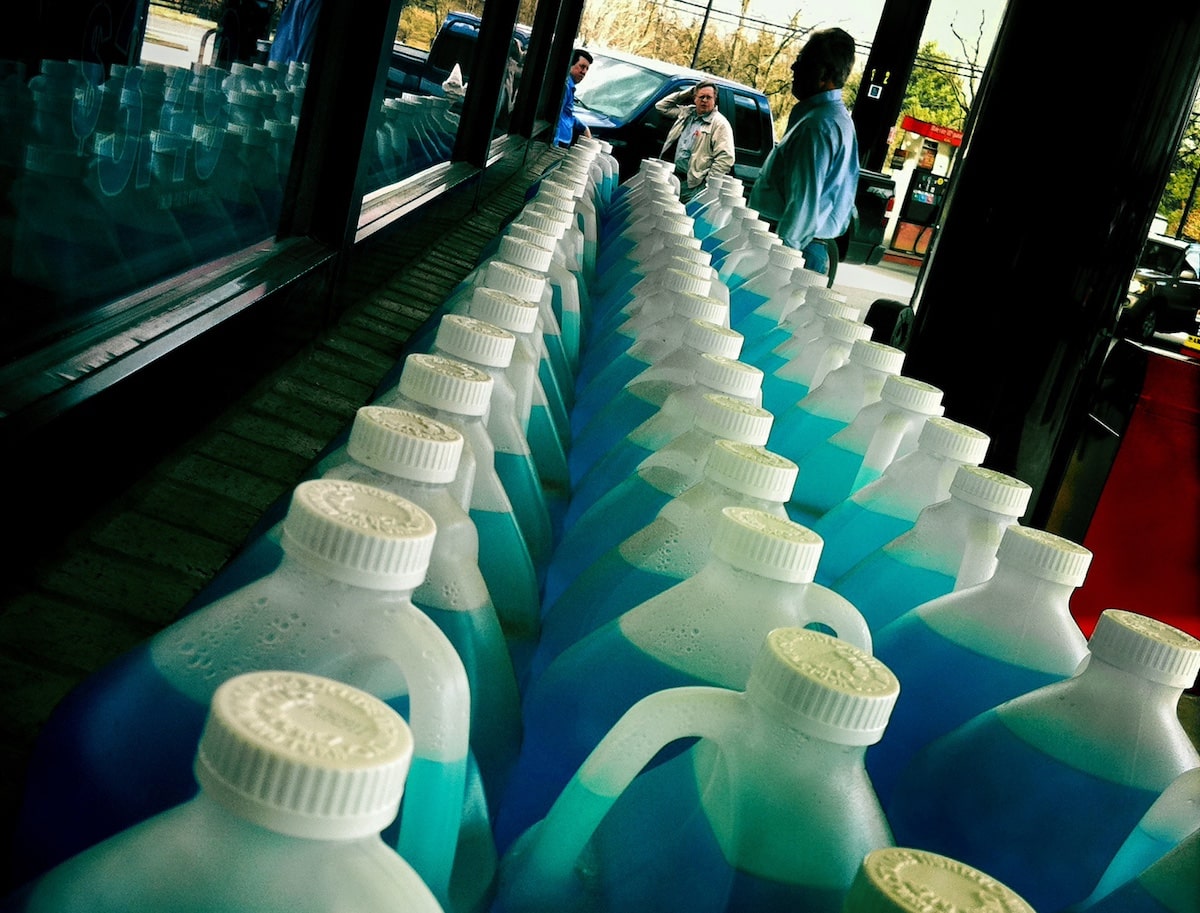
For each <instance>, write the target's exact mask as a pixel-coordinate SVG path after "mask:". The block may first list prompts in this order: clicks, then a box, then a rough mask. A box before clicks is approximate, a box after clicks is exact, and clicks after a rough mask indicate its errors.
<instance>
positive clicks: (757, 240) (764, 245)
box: [746, 219, 775, 261]
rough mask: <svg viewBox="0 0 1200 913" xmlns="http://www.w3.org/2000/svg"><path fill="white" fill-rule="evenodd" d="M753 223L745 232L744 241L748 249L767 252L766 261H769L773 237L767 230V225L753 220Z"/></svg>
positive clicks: (758, 220)
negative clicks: (747, 243) (747, 244)
mask: <svg viewBox="0 0 1200 913" xmlns="http://www.w3.org/2000/svg"><path fill="white" fill-rule="evenodd" d="M753 222H754V224H753V225H751V226H750V228H749V230H748V231H747V232H746V240H747V241H748V242H749V246H750V247H754V248H757V249H758V250H765V251H767V259H768V261H769V260H770V258H771V254H770V251H771V248H772V247H773V246H774V244H775V235H774V234H773V233H772V232H771V230H770V229H769V228H767V223H766V222H763V221H762V220H761V219H754V220H753Z"/></svg>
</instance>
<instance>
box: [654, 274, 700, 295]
mask: <svg viewBox="0 0 1200 913" xmlns="http://www.w3.org/2000/svg"><path fill="white" fill-rule="evenodd" d="M655 275H656V276H658V277H659V285H660V286H661V287H662V288H664V289H667V290H668V291H672V292H681V293H682V292H687V293H688V294H691V295H707V294H708V290H709V289H710V288H712V279H711V278H710V277H709V276H707V275H705V276H701V275H698V274H696V273H690V272H685V271H684V270H682V269H665V270H662V272H661V273H656V274H655Z"/></svg>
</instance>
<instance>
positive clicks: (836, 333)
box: [750, 317, 900, 415]
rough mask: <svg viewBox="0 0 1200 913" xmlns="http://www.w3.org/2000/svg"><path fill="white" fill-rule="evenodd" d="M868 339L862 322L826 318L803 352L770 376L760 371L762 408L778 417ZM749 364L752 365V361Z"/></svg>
mask: <svg viewBox="0 0 1200 913" xmlns="http://www.w3.org/2000/svg"><path fill="white" fill-rule="evenodd" d="M870 338H871V328H870V327H869V326H867V325H866V324H865V323H860V322H859V321H857V320H848V319H846V318H838V317H831V318H829V319H828V320H826V321H825V323H824V328H823V330H822V333H821V335H820V336H818V337H817V338H816V339H814V340H812V342H810V343H809V344H808V345H807V346H805V348H804V350H803V351H801V352H800V353H798V354H797V355H795V356H793V357H792V358H791V359H789V360H788V361H786V362H784V363H783V364H781V365H779V367H777V368H775V369H774V370H772V371H771V373H770V374H766V372H765V371H764V372H763V373H764V375H765V377H764V380H763V407H764V408H766V409H769V410H770V411H771V412H774V413H777V414H780V415H782V414H783V413H784V412H786V411H787V410H788V409H789V408H791V407H792V406H793V405H795V404H796V403H798V402H799V401H800V400H802V399H804V397H806V396H808V391H809V390H811V389H812V388H813V387H819V386H820V385H821V382H822V381H824V380H825V378H826V377H827V376H828V374H829V372H830V371H836V370H837V369H838V368H840V367H841V366H842V365H844V364H845V363H846V362H847V361H849V360H850V350H851V349H852V348H853V347H854V343H856V342H857V341H858V340H860V339H870ZM750 361H751V364H753V363H754V362H753V360H752V359H751V360H750ZM894 376H897V377H898V376H900V375H894ZM886 388H887V385H886V383H885V385H884V389H885V390H886Z"/></svg>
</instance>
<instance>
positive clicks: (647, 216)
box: [596, 194, 693, 290]
mask: <svg viewBox="0 0 1200 913" xmlns="http://www.w3.org/2000/svg"><path fill="white" fill-rule="evenodd" d="M692 225H693V223H692V219H691V218H690V217H689V216H687V215H686V214H685V213H684V212H683V208H682V206H680V204H679V200H678V199H675V200H671V199H670V197H669V196H668V195H665V194H656V195H654V196H653V197H652V198H651V199H650V200H647V201H646V205H645V206H644V207H642V208H641V209H639V211H638V212H637V213H636V214H635V215H633V217H632V218H631V219H629V220H628V221H627V223H626V224H625V226H624V227H623V228H622V229H621V231H620V233H618V234H616V235H613V236H610V237H609V238H608V240H607V241H606V243H605V244H604V247H603V249H602V250H601V251H600V252H599V254H598V255H597V257H596V275H597V277H602V278H599V279H598V281H599V283H600V286H599V287H600V288H601V289H602V290H603V289H605V288H606V286H607V285H609V284H611V283H612V282H613V281H614V279H615V278H616V277H617V276H619V275H621V274H622V273H623V272H625V270H627V269H630V268H632V267H634V266H635V265H636V264H637V263H638V258H637V256H636V254H635V251H637V249H638V246H639V245H642V244H646V246H645V247H643V248H642V252H643V253H653V247H654V246H656V245H657V244H659V243H661V236H662V235H664V234H679V235H690V234H692ZM656 235H657V236H659V238H660V240H659V241H657V242H655V241H653V240H652V239H653V238H654V237H655V236H656Z"/></svg>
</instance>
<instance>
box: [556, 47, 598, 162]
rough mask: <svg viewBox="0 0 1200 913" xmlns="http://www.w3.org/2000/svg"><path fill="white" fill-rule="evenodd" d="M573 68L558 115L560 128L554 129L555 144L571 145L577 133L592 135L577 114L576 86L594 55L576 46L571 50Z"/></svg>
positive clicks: (585, 72)
mask: <svg viewBox="0 0 1200 913" xmlns="http://www.w3.org/2000/svg"><path fill="white" fill-rule="evenodd" d="M571 61H572V62H571V70H570V72H569V73H568V74H567V87H566V90H565V91H564V92H563V103H562V111H561V112H560V113H559V115H558V129H557V130H555V131H554V145H556V146H569V145H571V143H573V142H574V141H575V136H576V134H582V135H583V136H588V137H590V136H591V135H592V131H591V130H589V129H588V126H587V124H585V123H584V122H583V121H581V120H580V119H579V118H578V117H576V116H575V86H577V85H578V84H579V83H581V82H583V77H585V76H587V71H588V67H590V66H591V65H592V55H591V54H589V53H588V52H587V51H585V50H584V49H583V48H575V50H573V51H572V52H571Z"/></svg>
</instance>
